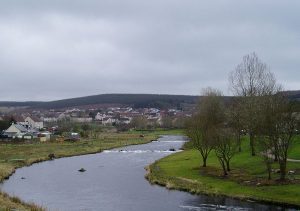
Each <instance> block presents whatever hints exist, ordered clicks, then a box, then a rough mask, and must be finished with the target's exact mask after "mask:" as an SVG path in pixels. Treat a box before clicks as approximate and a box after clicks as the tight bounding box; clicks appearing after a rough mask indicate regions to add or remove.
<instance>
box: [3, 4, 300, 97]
mask: <svg viewBox="0 0 300 211" xmlns="http://www.w3.org/2000/svg"><path fill="white" fill-rule="evenodd" d="M299 8H300V2H299V1H296V0H294V1H292V0H290V1H284V2H283V1H274V0H273V1H271V0H268V1H258V0H257V1H250V0H247V1H234V0H231V1H225V0H221V1H219V0H218V1H209V2H205V1H198V0H193V1H191V0H190V1H180V0H166V1H159V0H154V1H140V0H128V1H122V0H97V1H96V0H86V1H79V0H52V1H46V0H27V1H17V0H10V1H8V0H7V1H1V2H0V74H1V79H2V80H1V83H0V89H1V90H2V92H0V100H52V99H61V98H67V97H75V96H84V95H91V94H101V93H169V94H199V93H200V91H201V89H202V88H203V87H206V86H212V87H216V88H219V89H221V90H222V91H223V92H224V93H225V94H229V93H228V89H227V75H228V73H229V71H231V70H233V69H234V68H235V66H236V65H237V64H238V63H239V62H240V61H241V59H242V56H243V55H245V54H247V53H250V52H253V51H256V52H257V54H258V55H259V56H260V57H261V59H262V60H263V61H265V62H266V63H267V64H268V65H269V66H270V67H271V70H272V71H273V72H274V73H275V74H276V76H277V78H278V81H279V82H281V83H282V84H283V85H284V86H285V88H286V89H299V79H300V74H299V73H298V67H299V65H300V60H299V55H300V54H299V53H300V39H299V38H300V27H299V23H298V22H299V21H298V20H299V18H300V15H299V12H298V11H299Z"/></svg>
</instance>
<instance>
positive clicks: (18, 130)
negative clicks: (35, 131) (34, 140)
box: [3, 123, 28, 138]
mask: <svg viewBox="0 0 300 211" xmlns="http://www.w3.org/2000/svg"><path fill="white" fill-rule="evenodd" d="M27 132H28V131H27V128H25V127H24V126H23V125H20V124H14V123H12V124H11V126H10V127H9V128H7V130H5V131H4V133H3V135H5V136H7V137H8V138H16V137H21V138H22V136H23V135H25V134H26V133H27Z"/></svg>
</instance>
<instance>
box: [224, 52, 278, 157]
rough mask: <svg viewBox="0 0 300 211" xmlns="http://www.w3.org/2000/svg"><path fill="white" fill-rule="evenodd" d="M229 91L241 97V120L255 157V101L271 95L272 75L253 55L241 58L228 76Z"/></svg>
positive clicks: (274, 84) (272, 87)
mask: <svg viewBox="0 0 300 211" xmlns="http://www.w3.org/2000/svg"><path fill="white" fill-rule="evenodd" d="M229 84H230V90H231V91H232V92H233V94H234V95H235V96H241V97H243V98H240V99H241V103H242V104H243V118H244V123H245V126H246V128H247V131H248V133H249V137H250V146H251V154H252V155H253V156H254V155H255V134H256V129H257V125H256V122H257V118H258V117H257V109H258V108H257V100H258V98H257V97H259V96H264V95H266V94H272V93H273V92H274V89H275V87H276V80H275V77H274V75H273V74H272V73H271V72H270V71H269V68H268V67H267V65H266V64H265V63H263V62H262V61H261V60H260V59H259V58H258V57H257V55H256V54H255V53H252V54H249V55H246V56H244V57H243V61H242V62H241V63H240V64H239V65H238V66H237V67H236V69H235V71H233V72H231V73H230V75H229Z"/></svg>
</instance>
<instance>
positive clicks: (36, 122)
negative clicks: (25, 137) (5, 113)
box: [25, 116, 44, 129]
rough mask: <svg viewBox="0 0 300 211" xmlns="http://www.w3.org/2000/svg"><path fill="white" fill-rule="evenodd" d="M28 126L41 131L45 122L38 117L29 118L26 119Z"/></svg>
mask: <svg viewBox="0 0 300 211" xmlns="http://www.w3.org/2000/svg"><path fill="white" fill-rule="evenodd" d="M25 122H26V125H27V126H29V127H30V128H36V129H41V128H43V127H44V123H43V121H41V120H40V119H39V118H37V117H32V116H28V117H26V118H25Z"/></svg>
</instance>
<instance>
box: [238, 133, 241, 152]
mask: <svg viewBox="0 0 300 211" xmlns="http://www.w3.org/2000/svg"><path fill="white" fill-rule="evenodd" d="M237 139H238V144H239V152H241V151H242V143H241V135H240V133H238V136H237Z"/></svg>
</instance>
